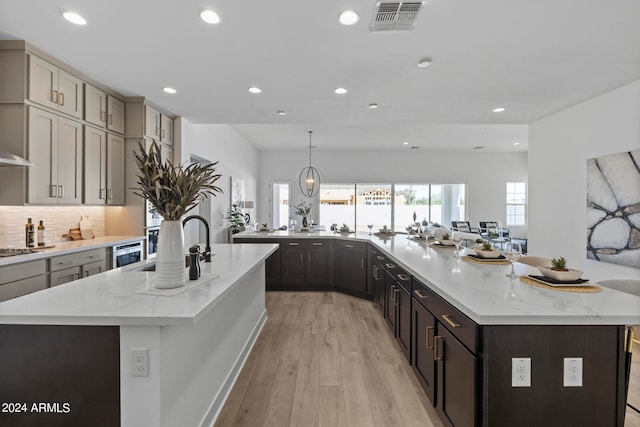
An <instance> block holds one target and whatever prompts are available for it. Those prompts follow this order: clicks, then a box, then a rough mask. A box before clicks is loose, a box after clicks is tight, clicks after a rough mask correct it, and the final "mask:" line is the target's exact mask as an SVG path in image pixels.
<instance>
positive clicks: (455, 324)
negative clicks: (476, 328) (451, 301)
mask: <svg viewBox="0 0 640 427" xmlns="http://www.w3.org/2000/svg"><path fill="white" fill-rule="evenodd" d="M442 318H443V319H444V320H446V322H447V323H448V324H449V325H451V327H453V328H459V327H460V326H461V325H460V323H458V322H456V321H455V320H453V319H451V316H450V315H449V314H443V315H442Z"/></svg>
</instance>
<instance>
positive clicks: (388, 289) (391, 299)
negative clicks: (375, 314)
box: [384, 273, 398, 335]
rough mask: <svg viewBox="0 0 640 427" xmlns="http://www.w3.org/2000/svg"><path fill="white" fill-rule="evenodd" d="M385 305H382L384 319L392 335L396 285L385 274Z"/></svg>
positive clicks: (389, 276) (392, 279)
mask: <svg viewBox="0 0 640 427" xmlns="http://www.w3.org/2000/svg"><path fill="white" fill-rule="evenodd" d="M384 288H385V292H384V294H385V303H384V317H385V319H386V320H387V324H388V325H389V328H390V329H391V331H393V333H394V335H395V332H396V315H397V310H396V305H397V299H396V289H397V288H398V285H396V281H395V279H394V278H393V276H391V275H390V274H389V273H386V274H385V283H384Z"/></svg>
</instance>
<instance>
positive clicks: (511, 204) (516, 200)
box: [507, 182, 527, 225]
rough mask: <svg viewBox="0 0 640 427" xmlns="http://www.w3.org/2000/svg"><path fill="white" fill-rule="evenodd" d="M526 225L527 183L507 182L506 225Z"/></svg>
mask: <svg viewBox="0 0 640 427" xmlns="http://www.w3.org/2000/svg"><path fill="white" fill-rule="evenodd" d="M526 224H527V183H526V182H507V225H526Z"/></svg>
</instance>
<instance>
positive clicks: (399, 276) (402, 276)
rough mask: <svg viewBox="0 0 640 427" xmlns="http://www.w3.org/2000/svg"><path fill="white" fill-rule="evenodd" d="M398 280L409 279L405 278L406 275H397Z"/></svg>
mask: <svg viewBox="0 0 640 427" xmlns="http://www.w3.org/2000/svg"><path fill="white" fill-rule="evenodd" d="M398 278H399V279H400V280H409V279H410V277H409V276H407V275H406V274H398Z"/></svg>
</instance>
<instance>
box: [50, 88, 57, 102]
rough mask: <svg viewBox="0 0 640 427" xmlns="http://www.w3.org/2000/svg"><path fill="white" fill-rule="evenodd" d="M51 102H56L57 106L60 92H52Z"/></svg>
mask: <svg viewBox="0 0 640 427" xmlns="http://www.w3.org/2000/svg"><path fill="white" fill-rule="evenodd" d="M51 102H55V103H56V104H57V103H58V91H57V90H52V91H51Z"/></svg>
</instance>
